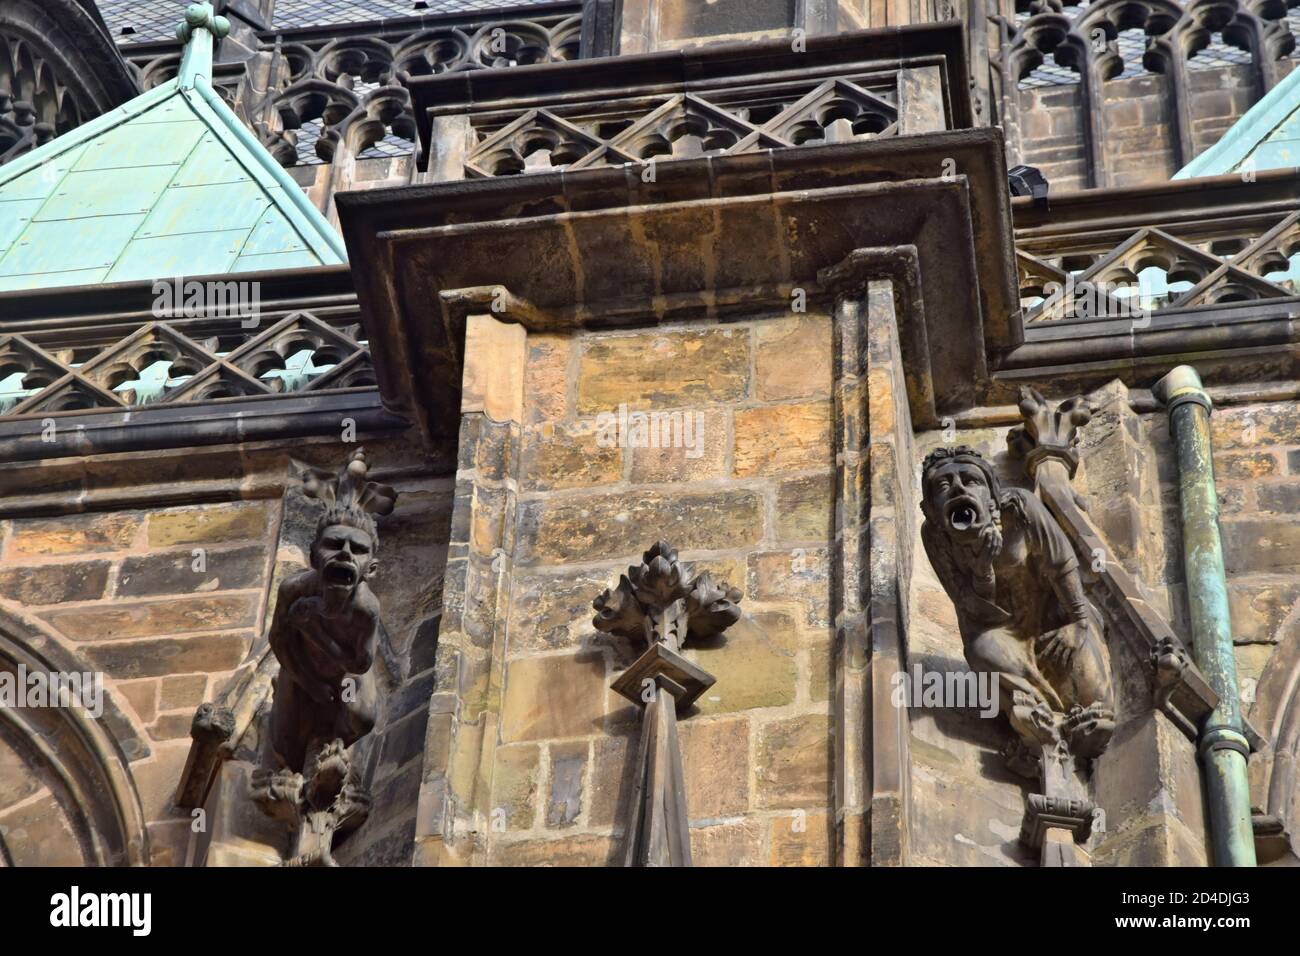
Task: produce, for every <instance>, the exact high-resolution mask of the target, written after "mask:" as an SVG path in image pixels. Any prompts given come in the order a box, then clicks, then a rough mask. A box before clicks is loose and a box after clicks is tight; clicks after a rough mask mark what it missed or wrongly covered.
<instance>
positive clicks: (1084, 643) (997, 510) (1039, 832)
mask: <svg viewBox="0 0 1300 956" xmlns="http://www.w3.org/2000/svg"><path fill="white" fill-rule="evenodd" d="M1085 408H1086V406H1085V407H1071V408H1067V409H1064V411H1062V412H1060V414H1058V415H1057V417H1056V418H1052V417H1051V416H1040V417H1035V418H1033V419H1031V424H1030V427H1032V428H1034V429H1035V433H1036V434H1038V435H1039V436H1040V437H1042V438H1043V439H1044V440H1043V444H1042V446H1041V447H1043V448H1052V449H1056V450H1058V451H1059V452H1060V453H1061V454H1065V453H1067V452H1068V453H1069V454H1071V455H1072V454H1073V447H1074V445H1075V443H1076V441H1075V440H1073V439H1071V438H1070V437H1066V436H1065V435H1064V433H1063V432H1062V431H1061V430H1060V429H1058V428H1057V425H1058V424H1064V423H1066V422H1069V423H1071V424H1070V425H1069V426H1068V428H1069V429H1073V428H1074V427H1075V425H1076V419H1079V418H1082V419H1083V421H1087V415H1086V414H1085ZM1043 454H1048V452H1046V451H1045V452H1043ZM922 493H923V500H922V504H921V510H922V512H923V513H924V515H925V522H924V524H923V525H922V526H921V540H922V543H923V544H924V545H925V550H926V554H927V555H928V556H929V559H930V563H931V565H932V566H933V567H934V570H935V573H936V574H937V575H938V577H939V580H940V582H941V583H942V584H943V586H944V589H945V590H946V591H947V592H948V596H949V597H950V598H951V599H952V601H953V604H954V605H955V606H956V610H957V621H958V626H959V628H960V631H961V637H962V643H963V645H964V647H965V653H966V660H967V663H969V664H970V666H971V668H972V669H974V670H975V671H977V672H980V673H991V674H994V675H996V677H997V681H998V688H999V699H1000V701H1001V705H1002V707H1003V710H1004V712H1005V713H1006V714H1007V717H1008V719H1009V721H1010V723H1011V726H1012V729H1014V730H1015V732H1016V734H1017V735H1018V737H1019V741H1018V743H1017V744H1016V745H1013V746H1012V747H1011V748H1009V750H1008V753H1007V756H1008V763H1009V765H1010V767H1011V768H1012V769H1013V770H1014V771H1016V772H1018V773H1020V774H1022V775H1025V776H1034V777H1037V778H1038V781H1039V784H1040V786H1041V788H1042V792H1041V793H1039V794H1036V795H1035V796H1036V797H1037V798H1039V799H1038V800H1037V801H1036V802H1035V801H1034V800H1031V801H1030V804H1029V809H1028V811H1027V813H1026V818H1025V828H1024V830H1023V832H1022V838H1023V839H1024V840H1025V842H1027V843H1028V844H1029V845H1031V846H1033V847H1035V848H1043V847H1046V846H1047V844H1045V843H1044V841H1043V832H1044V830H1045V829H1051V828H1053V827H1061V826H1064V825H1063V824H1060V823H1059V822H1052V820H1053V819H1054V818H1053V817H1052V816H1051V813H1052V812H1055V811H1054V810H1052V808H1056V809H1059V808H1060V807H1061V806H1070V807H1074V808H1076V809H1078V811H1079V812H1078V814H1077V815H1076V816H1077V817H1078V819H1075V817H1071V822H1070V823H1069V826H1068V827H1066V828H1067V829H1069V830H1070V832H1071V833H1073V834H1074V835H1075V838H1076V839H1077V840H1084V839H1087V835H1088V833H1089V832H1090V824H1085V823H1084V822H1082V821H1083V818H1084V817H1086V818H1088V819H1091V814H1092V811H1093V808H1092V806H1091V804H1090V803H1088V800H1087V788H1086V785H1085V776H1084V774H1085V773H1086V771H1087V768H1088V761H1090V760H1091V759H1092V758H1095V757H1097V756H1099V755H1100V754H1101V752H1102V751H1103V750H1104V749H1105V748H1106V745H1107V744H1108V743H1109V742H1110V737H1111V734H1112V733H1113V732H1114V728H1115V720H1114V697H1113V690H1112V686H1111V676H1110V666H1109V661H1108V657H1107V652H1106V648H1105V644H1104V643H1103V641H1102V630H1101V621H1100V618H1099V616H1098V615H1097V612H1096V610H1095V609H1094V608H1093V607H1092V605H1091V604H1090V603H1089V602H1088V600H1087V598H1086V597H1085V595H1084V591H1083V582H1082V580H1081V578H1080V574H1079V561H1078V557H1077V555H1076V554H1075V551H1074V548H1073V546H1072V545H1071V544H1070V541H1069V539H1068V538H1067V537H1066V535H1065V533H1064V532H1063V531H1062V530H1061V527H1060V526H1059V525H1058V524H1057V522H1056V519H1055V518H1053V517H1052V515H1051V513H1049V511H1048V510H1047V508H1046V507H1045V506H1044V505H1043V503H1042V502H1041V501H1039V499H1038V498H1037V497H1036V496H1035V495H1034V494H1032V493H1031V492H1028V491H1024V490H1023V489H1019V488H1012V489H1009V490H1006V491H1004V490H1003V489H1002V487H1001V484H1000V482H999V481H998V478H997V475H996V473H995V472H994V470H993V468H992V466H991V465H990V464H989V463H988V462H987V461H986V460H985V459H984V458H983V457H982V456H981V455H980V454H979V453H978V452H976V451H974V450H973V449H971V448H967V447H966V446H958V447H955V448H946V447H945V448H939V449H937V450H935V451H934V452H932V453H931V454H930V455H928V456H927V457H926V459H925V463H924V466H923V473H922ZM1049 811H1051V812H1049ZM1044 813H1048V816H1047V817H1043V814H1044ZM1058 816H1059V814H1058ZM1044 852H1045V858H1046V851H1044ZM1057 862H1058V863H1062V862H1064V863H1075V862H1078V859H1077V856H1076V855H1075V854H1074V853H1073V851H1071V852H1070V853H1069V854H1063V855H1062V857H1060V858H1058V859H1057Z"/></svg>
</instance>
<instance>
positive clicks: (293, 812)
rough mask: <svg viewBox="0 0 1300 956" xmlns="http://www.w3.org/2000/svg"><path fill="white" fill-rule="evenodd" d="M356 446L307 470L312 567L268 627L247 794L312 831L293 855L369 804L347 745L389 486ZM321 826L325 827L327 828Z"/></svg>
mask: <svg viewBox="0 0 1300 956" xmlns="http://www.w3.org/2000/svg"><path fill="white" fill-rule="evenodd" d="M366 471H367V465H366V460H365V454H364V452H363V451H362V450H360V449H358V450H357V451H356V452H354V453H353V454H352V456H351V458H350V459H349V461H348V463H347V465H346V466H345V468H344V469H343V471H342V472H341V473H340V474H339V476H338V477H337V478H327V479H322V477H321V476H320V475H319V474H318V473H311V474H309V475H308V476H307V477H306V479H305V482H304V492H305V493H306V494H307V495H308V497H313V498H318V499H321V500H322V501H324V503H325V508H324V511H323V513H322V514H321V516H320V519H319V521H318V522H317V526H316V536H315V539H314V541H313V543H312V547H311V567H310V568H308V569H307V570H305V571H301V572H299V573H298V574H294V575H291V576H289V577H287V578H285V579H284V580H283V581H282V582H281V583H280V586H279V589H278V591H277V592H276V605H275V614H274V617H273V619H272V621H271V627H270V631H269V632H268V642H269V644H270V647H271V651H272V652H273V653H274V654H275V657H276V660H277V661H278V662H279V664H280V670H279V673H278V674H277V675H276V677H275V683H274V696H273V704H272V709H271V716H270V728H269V735H268V740H267V744H268V746H267V747H266V748H265V750H264V755H263V768H262V771H261V772H260V773H259V774H258V775H257V776H256V777H255V779H254V796H255V798H257V799H258V800H259V802H261V803H262V804H263V806H264V807H266V808H267V809H268V811H269V812H273V813H277V815H281V814H282V812H283V811H284V810H285V809H288V810H289V811H290V813H288V814H284V815H288V816H292V817H296V818H298V819H300V820H301V821H302V822H304V823H310V824H311V827H312V832H313V834H314V835H315V837H316V838H317V839H315V840H314V841H302V840H300V846H301V844H302V843H303V842H314V844H315V845H314V846H313V847H311V848H309V849H310V852H308V853H305V854H300V857H301V858H300V860H299V862H302V863H324V864H325V865H329V864H330V863H331V862H332V861H331V859H330V856H329V851H330V843H331V839H332V835H333V833H335V832H338V833H343V832H346V831H347V830H349V829H353V828H355V827H356V826H359V825H360V823H361V822H363V821H364V819H365V815H366V812H367V810H368V806H369V800H368V798H367V797H366V795H365V793H364V791H363V789H362V787H361V785H360V783H359V781H358V780H357V779H356V778H355V774H354V773H353V772H352V768H351V764H350V759H349V748H350V747H351V746H352V745H353V744H354V743H356V742H357V741H358V740H360V739H361V738H362V737H364V736H365V735H366V734H368V733H370V731H371V730H372V729H373V728H374V725H375V720H376V717H377V709H378V691H377V688H376V682H375V676H374V674H373V673H372V669H371V665H372V663H373V662H374V655H375V649H376V647H377V645H378V641H379V633H380V628H381V626H382V625H381V623H380V617H379V600H378V598H376V597H375V594H374V592H373V591H372V590H371V589H370V584H369V581H370V579H371V578H372V577H373V576H374V574H375V572H376V571H377V570H378V563H377V562H376V560H375V551H376V546H377V544H378V533H377V530H376V527H375V520H374V518H373V517H372V515H373V514H388V513H389V512H391V511H392V510H393V505H394V502H395V500H396V492H394V491H393V489H391V488H388V487H386V486H382V485H377V484H375V483H374V482H371V481H367V480H366ZM326 831H328V833H327V832H326Z"/></svg>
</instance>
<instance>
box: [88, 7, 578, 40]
mask: <svg viewBox="0 0 1300 956" xmlns="http://www.w3.org/2000/svg"><path fill="white" fill-rule="evenodd" d="M551 2H554V0H425V2H424V4H423V5H422V6H420V7H417V6H416V2H415V0H278V2H277V3H276V5H275V23H274V24H273V25H274V26H276V27H281V28H284V29H292V28H294V27H311V26H323V25H328V24H335V23H356V22H360V21H364V20H382V19H385V18H389V17H411V16H420V15H432V14H439V13H479V12H482V11H485V10H506V9H519V8H527V7H535V6H538V5H539V4H542V3H551ZM185 6H186V4H185V3H184V2H183V0H99V10H100V13H102V14H103V15H104V22H105V23H107V24H108V30H109V33H110V34H112V36H113V38H114V39H115V40H117V41H118V42H119V43H147V42H150V41H154V40H172V39H175V36H176V32H175V31H176V24H178V23H180V21H181V17H182V16H183V15H184V13H185ZM123 31H127V32H123Z"/></svg>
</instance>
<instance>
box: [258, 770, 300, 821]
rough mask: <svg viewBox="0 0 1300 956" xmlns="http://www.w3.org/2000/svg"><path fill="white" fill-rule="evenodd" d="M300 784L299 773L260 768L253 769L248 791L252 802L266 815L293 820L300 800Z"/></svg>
mask: <svg viewBox="0 0 1300 956" xmlns="http://www.w3.org/2000/svg"><path fill="white" fill-rule="evenodd" d="M302 786H303V781H302V774H300V773H294V772H293V771H292V770H267V769H265V768H261V769H258V770H254V771H253V777H252V780H251V781H250V786H249V791H250V795H251V796H252V798H253V802H254V803H256V804H257V805H258V806H260V807H261V808H262V811H263V812H264V813H266V814H267V815H268V816H272V817H275V818H276V819H277V820H287V821H293V820H296V819H297V815H298V807H299V805H300V803H301V801H302Z"/></svg>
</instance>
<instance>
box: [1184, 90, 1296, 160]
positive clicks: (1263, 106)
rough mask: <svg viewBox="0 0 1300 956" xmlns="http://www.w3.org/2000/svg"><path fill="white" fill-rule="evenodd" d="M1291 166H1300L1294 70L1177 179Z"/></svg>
mask: <svg viewBox="0 0 1300 956" xmlns="http://www.w3.org/2000/svg"><path fill="white" fill-rule="evenodd" d="M1292 166H1300V70H1292V71H1291V72H1290V73H1289V74H1288V75H1287V77H1286V79H1284V80H1282V82H1280V83H1278V84H1277V86H1275V87H1273V89H1271V90H1269V92H1268V94H1267V95H1266V96H1265V97H1264V98H1263V99H1261V100H1260V101H1259V102H1258V103H1256V104H1255V105H1254V106H1252V107H1251V108H1250V110H1249V111H1247V113H1246V115H1245V116H1243V117H1242V118H1241V119H1239V120H1237V122H1235V123H1233V124H1232V126H1231V127H1230V128H1229V129H1228V131H1227V132H1226V133H1224V134H1223V136H1222V137H1220V138H1219V141H1218V142H1217V143H1215V144H1214V145H1213V146H1211V147H1210V148H1209V149H1207V150H1206V151H1205V152H1203V153H1201V155H1200V156H1197V157H1196V158H1195V159H1194V160H1192V161H1191V162H1190V163H1188V164H1187V165H1186V166H1184V167H1183V168H1182V169H1180V170H1179V171H1178V173H1177V174H1176V175H1175V176H1174V179H1191V178H1192V177H1194V176H1220V175H1223V174H1225V173H1233V172H1246V171H1254V172H1259V171H1261V170H1265V169H1287V168H1290V167H1292Z"/></svg>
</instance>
